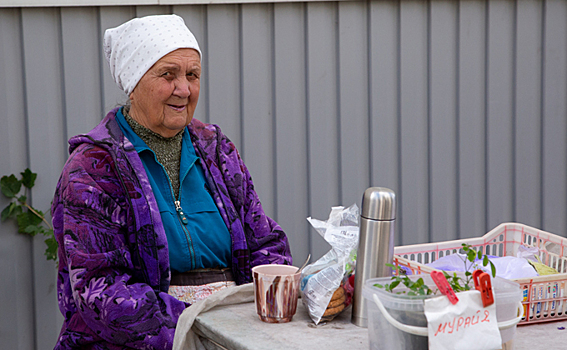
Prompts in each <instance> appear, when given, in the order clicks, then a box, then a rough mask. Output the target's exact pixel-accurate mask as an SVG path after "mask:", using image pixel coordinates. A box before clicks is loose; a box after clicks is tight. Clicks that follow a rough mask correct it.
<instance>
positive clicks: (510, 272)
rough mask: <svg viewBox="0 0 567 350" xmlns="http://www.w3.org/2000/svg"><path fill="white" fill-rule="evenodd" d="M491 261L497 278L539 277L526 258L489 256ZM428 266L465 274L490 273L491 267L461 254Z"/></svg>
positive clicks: (443, 258)
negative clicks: (474, 271)
mask: <svg viewBox="0 0 567 350" xmlns="http://www.w3.org/2000/svg"><path fill="white" fill-rule="evenodd" d="M489 259H490V261H491V262H492V263H493V264H494V266H495V267H496V276H498V277H502V278H505V279H518V278H526V277H537V276H538V273H537V271H536V270H534V268H533V267H532V266H531V265H530V263H528V260H526V259H524V258H516V257H514V256H503V257H497V256H489ZM427 266H430V267H433V268H435V269H438V270H443V271H461V272H464V271H473V270H476V269H481V270H483V271H485V272H488V273H490V267H488V266H487V267H485V266H482V263H481V262H480V261H478V259H477V261H475V262H474V263H471V262H470V261H468V260H467V258H466V255H464V254H460V253H455V254H451V255H446V256H444V257H441V258H439V259H437V260H435V261H434V262H432V263H430V264H427Z"/></svg>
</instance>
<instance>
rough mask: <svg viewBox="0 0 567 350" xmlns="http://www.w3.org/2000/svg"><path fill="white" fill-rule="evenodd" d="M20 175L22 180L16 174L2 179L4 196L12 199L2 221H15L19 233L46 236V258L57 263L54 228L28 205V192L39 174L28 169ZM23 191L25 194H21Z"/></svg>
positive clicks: (42, 215)
mask: <svg viewBox="0 0 567 350" xmlns="http://www.w3.org/2000/svg"><path fill="white" fill-rule="evenodd" d="M20 175H21V177H20V179H18V178H16V176H15V175H14V174H12V175H9V176H7V175H5V176H2V178H1V179H0V188H1V190H2V194H3V195H4V196H6V197H8V198H9V199H10V204H8V206H7V207H6V208H4V210H2V214H1V218H2V221H5V220H8V219H14V220H16V222H17V224H18V232H19V233H22V234H28V235H30V236H32V237H33V236H36V235H37V234H42V235H43V236H45V237H46V239H45V244H46V245H47V248H46V249H45V256H46V257H47V259H48V260H54V261H57V241H56V240H55V236H54V235H53V227H52V226H51V224H50V223H49V221H47V220H46V219H45V214H44V213H43V212H42V211H40V210H37V209H35V208H33V207H32V206H31V205H29V204H28V203H27V196H26V192H28V191H29V190H31V189H32V187H33V186H34V185H35V180H36V178H37V174H36V173H32V172H31V170H30V169H26V170H25V171H24V172H22V173H20ZM22 186H23V189H22ZM22 190H23V192H24V193H23V194H20V192H22Z"/></svg>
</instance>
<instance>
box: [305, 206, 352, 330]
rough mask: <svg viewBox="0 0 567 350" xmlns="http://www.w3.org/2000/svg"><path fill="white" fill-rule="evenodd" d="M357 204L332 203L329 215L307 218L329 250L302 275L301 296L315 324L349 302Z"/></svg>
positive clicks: (337, 312) (338, 312)
mask: <svg viewBox="0 0 567 350" xmlns="http://www.w3.org/2000/svg"><path fill="white" fill-rule="evenodd" d="M358 219H359V214H358V207H357V206H356V204H353V205H351V206H350V207H348V208H344V207H333V208H332V209H331V213H330V215H329V219H328V220H326V221H321V220H317V219H312V218H311V217H309V218H307V220H308V221H309V222H310V223H311V225H312V226H313V227H314V228H315V230H316V231H317V232H318V233H319V234H320V235H321V236H322V237H323V238H324V239H325V240H326V241H327V242H328V243H329V244H330V245H331V250H329V252H327V254H325V255H324V256H322V257H321V258H320V259H319V260H317V261H316V262H314V263H313V264H310V265H307V266H306V267H305V268H304V269H303V272H302V275H301V286H300V292H301V300H302V302H303V304H304V305H305V307H306V309H307V310H308V312H309V316H310V317H311V319H312V320H313V322H315V324H318V323H319V322H321V321H330V320H332V319H333V318H335V317H336V316H337V315H339V314H340V313H341V312H343V311H344V310H345V309H346V308H347V307H348V306H349V305H350V304H351V303H352V295H353V292H354V270H355V266H356V265H355V264H356V248H357V246H358Z"/></svg>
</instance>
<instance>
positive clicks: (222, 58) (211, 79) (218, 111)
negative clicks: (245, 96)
mask: <svg viewBox="0 0 567 350" xmlns="http://www.w3.org/2000/svg"><path fill="white" fill-rule="evenodd" d="M239 11H240V6H238V5H212V6H210V7H209V9H208V11H207V15H208V17H207V33H208V34H207V48H208V53H209V58H208V59H207V64H208V68H207V72H208V84H209V101H208V102H209V106H208V111H209V121H210V122H211V123H214V124H219V125H220V127H221V128H222V130H223V131H224V133H225V134H227V135H229V137H230V139H231V140H232V141H233V142H234V143H235V145H236V147H238V148H239V150H240V151H241V148H240V146H241V135H240V130H241V129H240V128H241V115H240V114H241V112H240V108H241V101H240V96H241V91H240V89H241V85H240V79H241V77H240V21H239ZM201 102H203V101H201Z"/></svg>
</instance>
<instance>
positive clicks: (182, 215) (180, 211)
mask: <svg viewBox="0 0 567 350" xmlns="http://www.w3.org/2000/svg"><path fill="white" fill-rule="evenodd" d="M175 210H176V211H177V214H178V215H179V218H180V219H181V222H183V224H184V225H187V224H188V223H189V220H187V217H186V216H185V213H184V212H183V209H182V208H181V203H180V202H179V201H175Z"/></svg>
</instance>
